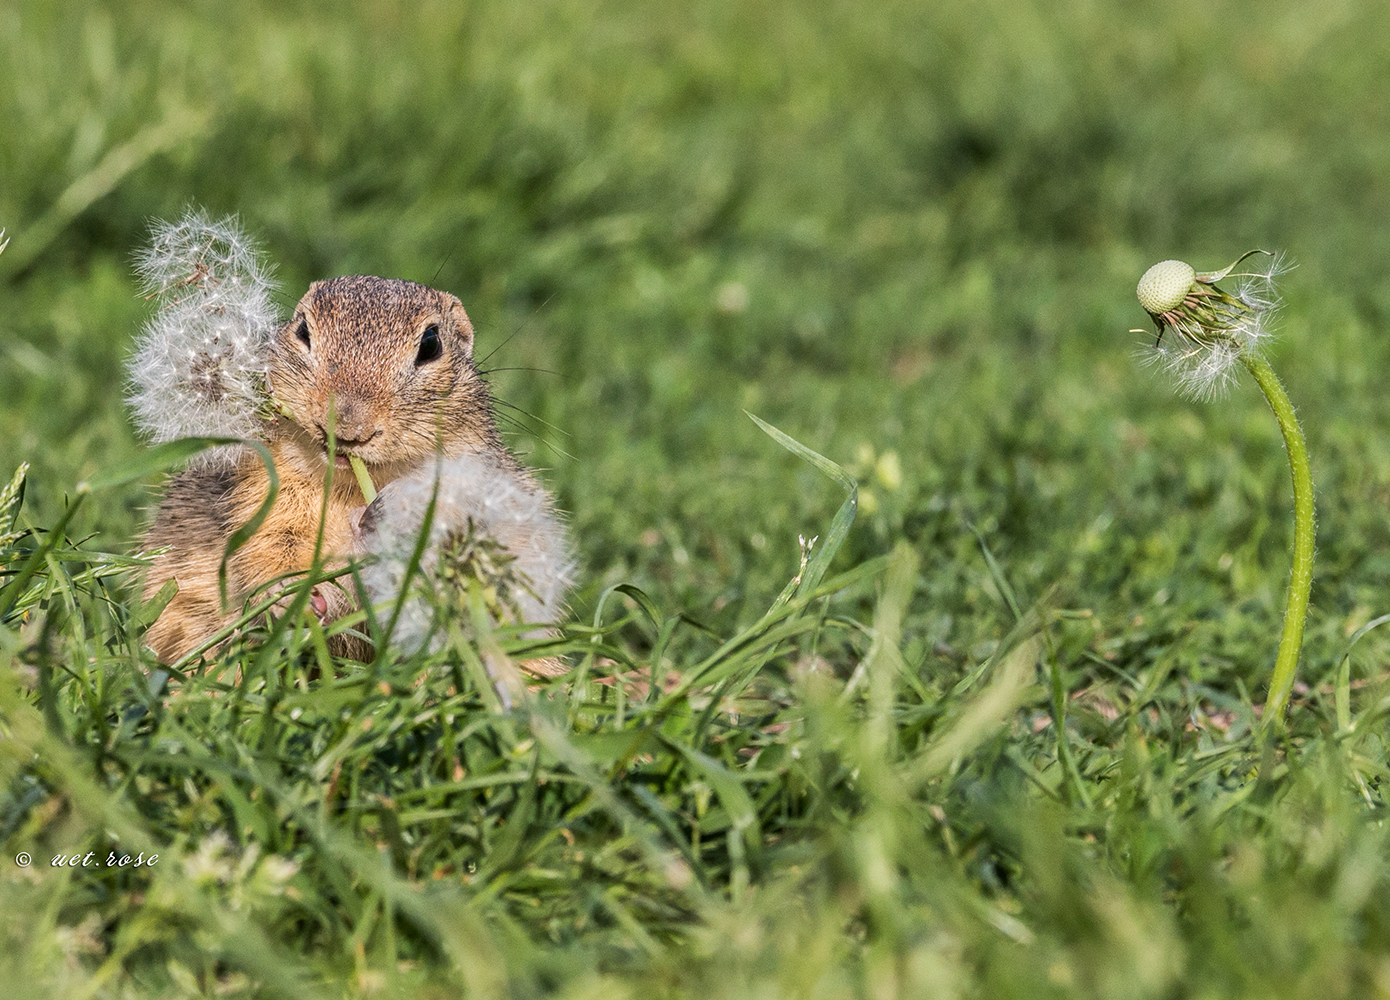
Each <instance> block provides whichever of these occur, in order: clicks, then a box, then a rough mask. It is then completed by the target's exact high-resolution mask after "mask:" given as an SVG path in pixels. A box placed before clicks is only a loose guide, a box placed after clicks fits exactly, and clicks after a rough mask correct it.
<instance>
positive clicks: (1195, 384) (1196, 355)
mask: <svg viewBox="0 0 1390 1000" xmlns="http://www.w3.org/2000/svg"><path fill="white" fill-rule="evenodd" d="M1254 254H1264V255H1265V256H1266V257H1267V258H1268V260H1267V262H1266V264H1265V266H1264V267H1263V268H1262V269H1259V270H1255V271H1250V272H1247V273H1244V274H1238V275H1235V276H1234V277H1236V278H1238V279H1240V280H1239V283H1238V284H1237V286H1236V290H1235V292H1234V293H1232V292H1228V291H1226V290H1225V289H1222V288H1221V287H1219V286H1218V285H1217V282H1218V281H1222V280H1223V279H1225V278H1228V277H1232V274H1231V272H1232V271H1234V270H1235V268H1236V265H1238V264H1239V263H1240V262H1241V261H1243V260H1245V259H1246V258H1247V257H1250V256H1252V255H1254ZM1286 270H1287V267H1286V266H1285V264H1284V261H1283V258H1282V257H1279V256H1275V255H1273V254H1270V253H1268V252H1267V251H1264V250H1251V251H1250V253H1247V254H1245V256H1243V257H1241V258H1240V260H1237V261H1236V262H1235V263H1234V264H1231V265H1230V266H1229V267H1226V268H1223V269H1222V270H1220V271H1208V272H1197V271H1195V270H1193V268H1192V267H1191V265H1189V264H1186V263H1184V262H1182V261H1180V260H1165V261H1163V262H1162V263H1159V264H1155V265H1154V266H1153V267H1151V268H1149V269H1148V270H1147V271H1145V272H1144V276H1143V277H1142V278H1140V279H1139V287H1138V289H1137V290H1136V294H1137V295H1138V297H1139V304H1140V305H1141V306H1143V307H1144V311H1145V312H1147V313H1148V314H1149V317H1150V318H1151V319H1152V320H1153V321H1154V325H1155V326H1156V327H1157V328H1158V339H1157V340H1155V341H1154V346H1153V349H1152V351H1146V352H1145V353H1144V355H1143V357H1144V360H1145V361H1146V362H1148V363H1154V364H1158V365H1161V366H1162V367H1163V368H1164V369H1166V370H1167V371H1168V372H1169V373H1170V374H1171V375H1172V376H1173V378H1174V379H1175V380H1176V382H1177V386H1178V391H1179V392H1180V393H1182V394H1183V395H1185V396H1188V397H1191V398H1193V399H1210V398H1212V397H1214V396H1219V395H1223V394H1224V393H1225V392H1226V391H1227V390H1228V389H1229V388H1230V386H1231V384H1232V383H1233V382H1234V381H1235V377H1236V369H1237V366H1238V365H1239V364H1240V363H1241V360H1242V358H1246V357H1258V356H1259V355H1260V353H1261V351H1262V350H1263V348H1264V345H1265V344H1266V343H1268V341H1269V340H1270V339H1271V337H1272V335H1273V333H1272V328H1271V324H1272V321H1273V318H1274V314H1275V312H1276V311H1277V310H1278V308H1279V304H1280V299H1279V296H1278V293H1277V292H1276V290H1275V286H1274V282H1275V279H1277V278H1278V277H1279V275H1281V274H1283V273H1284V272H1285V271H1286ZM1169 329H1171V330H1172V331H1173V336H1170V337H1168V338H1167V341H1166V343H1165V340H1164V334H1165V333H1166V332H1167V331H1168V330H1169ZM1134 332H1139V331H1134Z"/></svg>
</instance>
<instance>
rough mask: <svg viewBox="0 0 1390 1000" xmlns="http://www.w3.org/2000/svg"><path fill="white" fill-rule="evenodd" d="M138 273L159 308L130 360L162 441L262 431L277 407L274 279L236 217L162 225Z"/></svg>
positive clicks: (150, 427) (138, 418)
mask: <svg viewBox="0 0 1390 1000" xmlns="http://www.w3.org/2000/svg"><path fill="white" fill-rule="evenodd" d="M136 270H137V271H138V272H139V274H140V277H141V278H142V280H143V283H144V291H145V293H146V295H147V296H148V297H149V298H153V299H156V300H157V301H158V309H157V310H156V312H155V314H154V316H152V317H151V318H150V320H149V322H148V323H146V324H145V328H144V330H142V331H141V334H140V337H139V339H138V341H137V343H136V348H135V353H134V355H133V356H132V357H131V359H130V364H129V373H130V389H129V397H128V398H129V402H130V407H131V410H132V413H133V416H134V419H135V422H136V424H137V425H138V426H139V428H140V429H141V430H142V431H143V432H144V433H145V434H146V436H147V437H148V438H149V439H150V440H151V441H152V442H154V443H160V442H163V441H172V440H174V439H175V438H180V437H193V436H209V437H254V436H256V435H257V434H259V433H260V431H261V429H262V426H263V420H264V417H263V414H264V412H265V407H266V404H267V398H268V397H267V390H266V371H267V368H268V363H269V349H270V342H271V339H272V337H273V336H274V333H275V329H276V327H277V326H278V324H279V317H278V315H277V313H276V310H275V307H274V305H273V303H272V302H271V293H272V291H273V290H274V288H275V286H274V283H273V282H272V281H271V280H270V270H269V268H268V267H267V265H266V264H265V262H264V261H263V260H262V259H261V258H260V256H259V254H258V252H257V248H256V246H255V245H254V244H253V243H252V242H251V241H250V240H249V239H248V238H247V236H246V234H245V233H243V232H242V231H241V229H240V227H239V226H238V224H237V220H236V218H235V217H233V216H229V217H227V218H225V219H219V220H216V221H213V220H211V219H209V218H208V216H207V215H206V214H204V213H203V212H200V211H197V210H190V211H188V212H187V213H185V215H184V217H183V218H182V219H180V220H179V221H178V222H172V223H171V222H156V223H154V224H153V226H152V230H151V240H150V245H149V246H148V247H147V248H146V249H144V250H142V251H141V252H140V253H139V254H138V255H137V258H136Z"/></svg>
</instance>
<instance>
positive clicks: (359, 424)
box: [319, 396, 379, 445]
mask: <svg viewBox="0 0 1390 1000" xmlns="http://www.w3.org/2000/svg"><path fill="white" fill-rule="evenodd" d="M370 415H371V409H370V407H368V406H367V405H366V403H364V402H363V401H362V400H360V399H358V398H356V397H355V396H335V397H334V399H333V432H334V434H335V435H336V437H337V439H338V443H339V444H345V445H354V444H363V443H365V442H367V441H369V440H371V439H372V438H373V437H375V436H376V433H377V430H378V429H379V428H377V427H374V426H372V425H371V424H372V422H371V420H369V419H368V418H369V417H370ZM319 430H320V431H322V432H323V436H324V439H325V440H327V438H328V420H327V419H325V421H324V422H323V423H322V424H320V425H319Z"/></svg>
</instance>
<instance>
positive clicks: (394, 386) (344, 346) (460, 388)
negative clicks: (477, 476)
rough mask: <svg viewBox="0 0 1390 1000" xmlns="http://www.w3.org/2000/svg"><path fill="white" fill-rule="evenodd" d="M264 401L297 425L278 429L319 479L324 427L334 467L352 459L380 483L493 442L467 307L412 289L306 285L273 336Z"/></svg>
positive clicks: (366, 282) (380, 284) (389, 282)
mask: <svg viewBox="0 0 1390 1000" xmlns="http://www.w3.org/2000/svg"><path fill="white" fill-rule="evenodd" d="M270 390H271V392H272V394H273V395H274V397H275V399H276V400H277V401H278V402H279V403H281V404H283V405H284V406H285V407H286V408H288V410H289V412H290V413H291V414H293V416H294V424H295V425H297V426H287V427H285V428H283V430H284V433H285V436H286V437H287V438H288V439H289V440H290V441H292V442H293V443H294V444H296V445H297V446H298V448H297V450H298V451H299V452H300V453H301V456H302V457H303V458H304V459H305V460H306V461H308V462H310V463H315V462H317V463H319V464H318V467H319V468H322V464H321V463H322V462H323V461H324V460H325V459H326V456H327V446H328V433H329V427H330V424H331V426H332V428H333V433H334V437H335V438H336V447H337V456H338V464H339V465H341V466H343V467H344V468H346V466H347V456H348V455H356V456H358V457H359V458H361V459H362V461H364V462H365V463H366V464H367V466H368V467H369V468H371V469H372V470H373V478H377V479H378V481H379V482H380V481H386V480H390V479H394V478H395V477H396V476H398V475H400V474H401V473H402V472H404V471H405V470H406V469H408V468H411V467H414V466H417V465H418V464H419V463H420V461H421V460H422V459H424V458H427V457H429V456H431V455H435V454H437V453H440V452H444V453H457V452H460V451H477V450H481V449H483V448H486V447H489V446H490V445H491V444H492V442H493V441H494V439H495V438H494V436H495V431H494V430H493V423H492V415H491V407H490V402H489V398H488V393H487V387H486V386H485V385H484V383H483V381H482V379H481V377H479V375H478V371H477V369H476V368H475V367H474V365H473V324H472V323H470V322H469V321H468V314H467V313H465V312H464V310H463V303H461V302H460V301H459V300H458V299H456V298H454V296H452V295H449V294H447V293H445V292H439V291H436V290H434V289H433V288H426V287H425V286H424V285H417V284H415V283H414V282H412V281H397V280H394V279H389V278H370V277H360V276H354V277H346V278H333V279H331V280H329V281H316V282H314V284H312V285H310V286H309V291H308V292H307V293H305V295H304V298H302V299H300V300H299V305H297V306H296V307H295V310H294V315H293V317H291V319H290V321H289V322H288V323H286V324H285V325H284V326H283V327H281V328H280V330H279V331H278V333H277V334H276V337H275V344H274V352H273V360H272V362H271V365H270ZM280 423H281V424H288V423H289V422H288V421H284V420H281V421H280Z"/></svg>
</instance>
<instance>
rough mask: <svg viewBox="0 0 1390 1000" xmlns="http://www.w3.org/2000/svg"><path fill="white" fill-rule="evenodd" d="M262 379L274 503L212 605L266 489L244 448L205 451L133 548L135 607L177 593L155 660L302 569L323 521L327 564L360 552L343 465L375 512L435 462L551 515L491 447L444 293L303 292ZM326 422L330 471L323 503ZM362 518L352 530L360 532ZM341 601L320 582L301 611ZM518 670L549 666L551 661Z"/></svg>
mask: <svg viewBox="0 0 1390 1000" xmlns="http://www.w3.org/2000/svg"><path fill="white" fill-rule="evenodd" d="M266 382H267V383H268V384H267V388H268V389H269V391H270V395H271V397H272V398H273V399H274V401H275V402H276V404H277V405H278V407H279V409H280V411H281V413H280V415H278V416H276V417H274V418H273V420H271V421H270V422H269V423H268V424H267V425H266V428H265V430H264V433H263V436H264V438H265V439H266V442H267V445H268V447H269V450H270V454H271V456H272V458H273V459H274V462H275V468H276V470H277V473H278V476H279V482H280V489H279V495H278V497H277V499H276V501H275V503H274V506H273V507H272V509H271V511H270V513H269V515H268V516H267V518H266V520H265V522H264V523H263V524H262V525H261V527H260V529H259V530H258V531H257V532H256V533H255V534H254V535H253V536H252V537H251V539H250V540H249V541H248V542H247V543H246V544H245V545H244V546H243V547H242V548H240V549H239V550H238V551H237V552H236V553H235V554H233V556H232V557H231V558H230V559H228V560H227V570H226V572H227V592H228V603H227V605H226V609H225V610H224V606H223V604H222V602H221V599H220V595H219V589H218V567H219V564H220V563H221V560H222V556H223V551H224V549H225V546H226V544H227V540H228V538H229V537H230V536H231V534H232V532H234V531H235V530H236V529H237V528H238V527H239V526H241V525H243V524H245V523H246V522H247V521H248V520H249V519H250V518H251V517H252V515H253V514H254V513H255V511H256V510H257V508H258V507H259V506H260V505H261V503H262V501H263V500H264V499H265V496H266V492H267V489H268V486H269V480H268V478H267V474H266V471H265V468H264V466H263V465H262V463H261V460H260V458H259V457H258V456H257V455H256V454H255V453H254V452H252V451H251V450H250V449H245V448H241V449H232V450H227V451H220V452H216V453H213V454H212V455H211V457H209V458H207V459H206V460H205V461H203V462H202V463H201V464H197V465H195V466H193V467H191V468H189V469H188V470H186V471H184V472H182V473H180V474H178V475H177V476H175V477H174V478H173V480H172V481H171V482H170V484H169V487H168V490H167V492H166V494H165V496H164V499H163V501H162V502H161V503H160V505H159V509H158V512H157V514H156V516H155V519H154V523H153V525H152V526H151V528H150V530H149V532H148V534H147V535H146V536H145V539H144V547H145V549H146V551H153V550H156V549H162V550H163V552H162V554H160V555H158V556H157V557H156V558H155V559H154V562H153V565H152V566H151V568H150V571H149V573H148V575H147V578H146V584H145V597H146V599H148V598H149V597H150V596H152V595H153V594H154V593H156V592H157V591H158V590H159V588H160V587H161V586H162V585H163V584H164V583H165V582H166V581H168V580H169V579H171V578H172V579H175V580H177V581H178V588H179V589H178V593H177V595H176V596H175V597H174V599H173V600H172V601H171V602H170V604H169V605H168V607H167V608H166V609H165V610H164V612H163V614H161V615H160V617H159V618H158V620H157V621H156V622H155V623H154V624H153V625H152V626H151V627H150V629H149V631H148V633H147V634H146V642H148V644H149V645H150V646H151V647H153V649H154V650H155V652H156V653H157V654H158V656H159V657H160V659H161V660H163V661H165V662H172V661H174V660H176V659H178V658H180V657H182V656H184V655H185V654H187V653H189V652H191V651H192V650H194V649H196V648H197V647H198V646H199V645H201V644H203V643H204V642H206V641H207V640H208V639H209V638H210V637H212V636H213V635H214V634H215V633H216V632H217V631H218V630H220V629H222V628H223V627H225V626H226V625H227V624H228V623H230V622H231V621H233V620H234V619H235V618H236V617H237V615H238V614H239V612H240V609H241V606H242V602H243V601H244V600H245V598H246V596H247V595H249V594H250V593H251V592H252V591H254V590H255V589H256V588H257V587H259V586H261V585H263V584H265V583H267V582H269V581H272V580H274V579H276V578H277V577H280V576H282V575H284V574H286V573H294V572H299V571H304V570H307V569H309V567H310V565H311V562H312V560H313V555H314V547H315V543H316V538H317V535H318V528H319V515H320V512H321V511H324V512H325V515H324V522H323V542H322V544H323V553H324V558H325V563H326V565H327V567H328V568H330V569H331V568H333V567H340V566H343V565H345V563H346V559H347V558H348V557H350V556H352V555H354V554H359V553H360V552H361V551H362V534H361V531H360V527H361V522H362V520H363V510H364V504H365V503H366V498H365V497H364V496H363V494H362V490H361V488H360V487H359V485H358V482H357V480H356V479H355V477H354V475H353V473H352V471H351V470H350V467H349V458H348V456H356V457H357V458H359V459H360V460H361V461H362V463H363V464H364V465H365V467H366V470H367V472H368V473H369V475H370V477H371V480H372V483H373V484H374V485H375V487H376V488H378V489H388V492H384V493H383V494H382V502H383V503H386V502H388V501H389V500H390V499H391V494H390V492H389V484H391V483H392V482H393V481H396V480H398V479H400V478H401V477H411V476H413V478H415V479H419V478H420V477H421V474H422V473H423V474H424V475H425V476H428V475H429V474H430V470H432V469H434V468H437V467H438V463H439V460H440V459H444V460H447V459H450V458H453V459H464V458H466V457H467V456H473V457H475V458H476V459H478V460H481V461H484V462H485V464H486V466H487V468H488V469H491V470H494V473H495V474H496V475H500V476H502V477H503V478H504V479H505V480H506V481H507V482H508V483H509V484H511V485H512V486H513V487H514V488H515V490H519V491H521V492H522V493H524V494H525V495H527V496H531V497H534V498H537V499H536V502H537V504H539V505H540V506H542V507H543V508H544V509H545V511H546V512H547V514H546V516H547V517H549V514H548V512H549V510H550V501H549V497H548V496H547V495H546V494H545V492H544V490H543V489H542V488H541V487H540V486H539V485H538V484H536V482H535V480H534V479H533V478H532V477H531V475H530V474H529V473H528V472H527V471H526V470H525V469H523V468H522V467H521V465H520V464H519V463H518V462H517V460H516V458H515V457H514V456H513V455H512V453H511V452H510V451H509V450H508V449H507V448H506V446H505V445H503V443H502V441H501V439H500V437H499V436H498V433H497V425H496V421H495V419H494V417H493V412H492V401H491V397H490V394H489V392H488V387H487V385H486V383H485V382H484V381H483V378H482V377H481V376H480V374H479V372H478V369H477V367H476V366H475V364H474V362H473V326H472V324H471V323H470V322H469V319H468V315H467V314H466V313H465V312H464V308H463V304H462V303H461V302H460V301H459V300H458V299H457V298H455V297H454V296H452V295H449V294H447V293H445V292H440V291H436V290H434V289H432V288H426V287H425V286H423V285H418V284H415V283H414V282H409V281H398V280H391V279H385V278H373V277H345V278H334V279H332V280H329V281H320V282H316V283H314V284H313V285H311V286H310V288H309V291H308V292H307V294H305V296H304V298H303V299H301V300H300V302H299V304H298V306H297V307H296V308H295V310H294V314H293V316H292V317H291V319H290V320H289V321H288V322H287V323H285V324H283V325H282V326H280V327H279V328H278V330H277V331H276V332H275V334H274V336H273V338H272V340H271V343H270V349H269V358H268V362H267V364H266ZM330 413H331V414H332V416H331V417H330ZM330 420H331V422H332V425H333V428H334V436H335V438H336V464H337V467H336V468H335V469H334V475H333V477H332V486H331V491H330V493H329V495H328V497H327V503H326V504H325V498H324V490H325V481H326V479H327V476H326V473H327V471H328V469H327V465H328V436H329V427H330ZM466 488H467V485H466V484H465V489H466ZM398 489H399V488H398ZM397 506H399V503H398V504H397ZM374 509H375V508H374ZM374 520H376V519H374V518H372V517H368V518H366V521H367V522H368V526H369V527H371V526H372V522H373V521H374ZM552 521H553V519H552ZM417 523H418V521H417ZM556 523H557V522H556ZM552 535H554V536H555V537H554V538H551V539H547V544H558V545H559V546H561V547H563V546H564V542H563V537H562V533H561V532H560V529H559V528H558V527H556V528H555V529H553V530H552ZM556 539H558V542H557V541H556ZM351 591H352V587H351V585H350V584H349V585H348V586H347V587H345V588H344V587H337V586H333V585H329V584H324V585H320V586H319V587H317V588H315V591H314V593H313V596H312V599H311V607H312V609H313V611H314V612H315V613H316V614H317V615H318V617H319V618H320V620H322V621H324V622H330V621H333V620H334V619H337V618H339V617H341V616H342V615H344V614H346V613H348V612H349V611H351V610H353V609H354V608H355V607H356V599H355V597H354V596H353V594H352V593H351ZM349 651H351V650H349ZM527 667H528V669H530V670H531V671H532V672H540V673H552V672H556V671H557V670H558V669H563V668H562V666H561V665H559V664H557V663H555V662H554V661H535V662H533V663H531V664H527Z"/></svg>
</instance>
